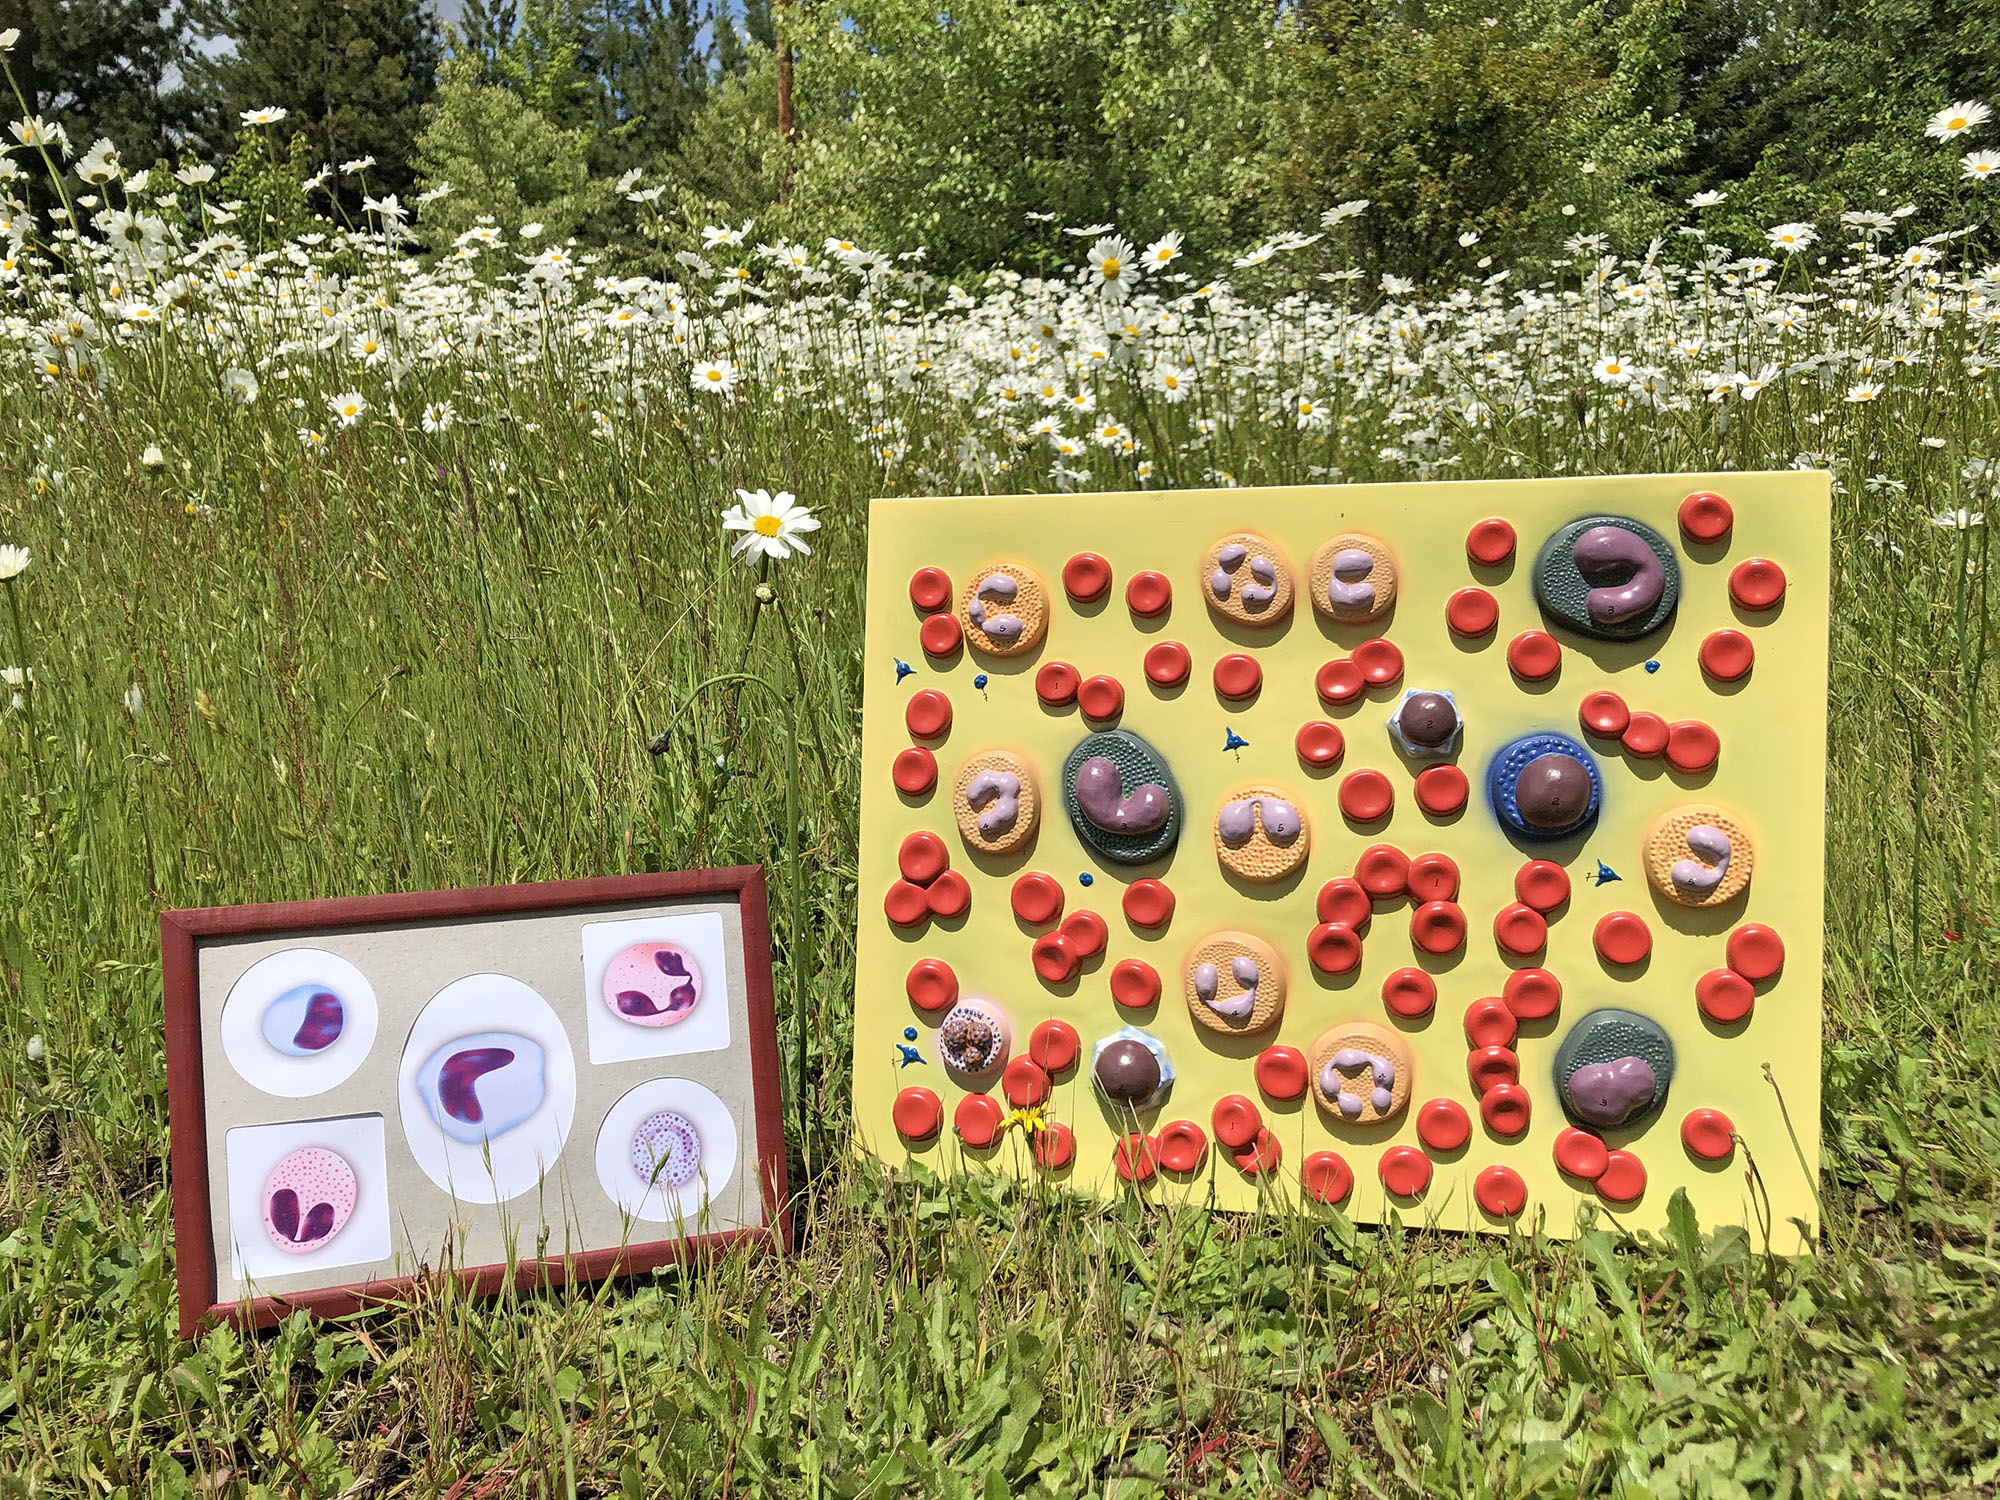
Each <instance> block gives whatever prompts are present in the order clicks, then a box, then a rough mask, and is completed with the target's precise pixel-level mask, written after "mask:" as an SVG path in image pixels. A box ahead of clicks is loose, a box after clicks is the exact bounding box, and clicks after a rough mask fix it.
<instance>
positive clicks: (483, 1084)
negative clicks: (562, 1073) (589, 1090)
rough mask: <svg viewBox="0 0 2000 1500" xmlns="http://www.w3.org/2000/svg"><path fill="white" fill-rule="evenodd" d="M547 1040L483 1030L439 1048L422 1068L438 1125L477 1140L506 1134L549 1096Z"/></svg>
mask: <svg viewBox="0 0 2000 1500" xmlns="http://www.w3.org/2000/svg"><path fill="white" fill-rule="evenodd" d="M543 1062H544V1058H543V1053H542V1048H541V1045H540V1044H539V1043H537V1042H534V1041H531V1040H530V1039H529V1038H527V1037H524V1036H518V1035H516V1034H514V1033H512V1032H498V1031H490V1032H482V1033H480V1034H478V1035H476V1036H465V1037H460V1038H459V1039H458V1040H457V1041H455V1042H447V1043H446V1044H445V1045H444V1046H442V1047H440V1048H438V1049H437V1050H436V1051H435V1052H433V1053H432V1054H431V1055H430V1056H429V1057H428V1058H426V1059H425V1060H424V1064H423V1066H422V1067H421V1068H419V1069H418V1070H417V1078H416V1087H417V1093H418V1096H419V1097H421V1098H422V1099H423V1101H424V1107H425V1108H426V1109H427V1110H429V1112H430V1116H431V1118H432V1120H434V1121H436V1122H437V1127H438V1129H440V1130H442V1131H443V1132H444V1133H445V1134H446V1135H448V1136H450V1137H451V1138H452V1139H453V1140H455V1141H463V1142H464V1143H466V1144H467V1145H473V1146H476V1145H478V1144H480V1143H481V1142H483V1141H488V1140H491V1139H493V1138H495V1137H496V1136H501V1135H504V1134H506V1133H507V1132H508V1131H510V1130H512V1129H513V1128H514V1127H515V1126H517V1125H520V1124H522V1123H523V1122H524V1121H526V1120H527V1119H528V1118H529V1117H530V1116H531V1115H533V1114H534V1113H535V1112H536V1111H537V1110H539V1109H540V1108H541V1107H542V1103H543V1101H544V1100H545V1099H546V1098H547V1097H548V1086H547V1083H546V1081H545V1079H544V1077H543Z"/></svg>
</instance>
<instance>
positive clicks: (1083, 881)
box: [1076, 870, 1097, 885]
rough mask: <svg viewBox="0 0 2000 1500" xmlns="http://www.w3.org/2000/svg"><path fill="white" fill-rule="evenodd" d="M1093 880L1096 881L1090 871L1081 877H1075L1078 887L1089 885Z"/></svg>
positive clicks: (1086, 871)
mask: <svg viewBox="0 0 2000 1500" xmlns="http://www.w3.org/2000/svg"><path fill="white" fill-rule="evenodd" d="M1095 879H1097V877H1096V876H1095V875H1093V874H1091V873H1090V871H1088V870H1085V871H1084V872H1083V873H1082V874H1081V875H1079V876H1077V877H1076V883H1077V884H1078V885H1089V884H1090V883H1091V882H1092V881H1093V880H1095Z"/></svg>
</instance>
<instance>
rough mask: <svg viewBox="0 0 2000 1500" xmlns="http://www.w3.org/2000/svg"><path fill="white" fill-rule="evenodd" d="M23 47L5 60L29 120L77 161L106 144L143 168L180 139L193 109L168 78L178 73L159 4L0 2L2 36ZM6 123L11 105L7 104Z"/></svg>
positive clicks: (124, 0)
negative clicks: (14, 34)
mask: <svg viewBox="0 0 2000 1500" xmlns="http://www.w3.org/2000/svg"><path fill="white" fill-rule="evenodd" d="M10 27H12V28H18V29H19V31H20V33H21V39H20V40H19V41H18V42H16V43H15V44H14V50H13V51H12V52H11V53H9V54H8V56H7V66H8V68H9V69H11V70H12V72H13V75H14V81H15V82H16V83H17V84H19V85H20V88H21V94H22V97H23V98H24V99H26V101H27V104H28V108H29V110H30V111H31V112H32V113H34V114H37V115H40V116H41V117H42V118H44V119H46V120H51V121H53V122H55V123H57V124H59V125H61V126H62V127H63V129H64V130H66V131H67V132H68V133H69V137H70V140H71V141H72V143H73V144H74V145H75V147H76V149H77V151H78V152H82V151H84V150H86V149H88V148H89V146H90V143H91V142H92V141H93V140H95V139H96V138H97V137H98V136H108V137H110V139H111V143H112V144H113V145H114V146H116V147H117V148H118V154H119V156H120V157H121V158H122V159H123V160H124V161H126V162H127V163H129V164H131V165H132V166H135V167H143V166H146V165H148V164H150V163H151V162H153V161H155V160H157V159H158V158H159V157H162V156H165V155H167V154H169V152H170V151H171V150H172V148H173V147H174V146H175V145H176V144H177V143H178V142H179V141H180V140H181V139H182V138H183V137H184V136H185V135H186V132H187V128H188V126H189V124H190V122H191V120H192V117H193V110H194V100H193V99H192V97H191V96H190V94H189V92H188V91H187V90H186V89H185V88H183V87H180V86H174V87H171V88H169V87H168V86H167V84H166V79H167V75H168V74H169V73H170V72H171V71H172V70H173V69H174V68H176V67H184V66H185V58H186V54H187V46H186V43H185V41H184V39H183V37H182V35H181V28H180V23H179V20H178V18H177V17H176V16H175V14H174V13H173V11H172V9H171V7H167V6H162V5H161V4H160V3H159V0H0V30H6V29H8V28H10ZM7 105H8V113H9V114H10V115H11V114H12V113H13V111H14V109H15V108H16V107H17V106H16V101H14V100H12V99H9V100H8V101H7Z"/></svg>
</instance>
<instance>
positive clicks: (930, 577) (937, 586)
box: [910, 568, 951, 615]
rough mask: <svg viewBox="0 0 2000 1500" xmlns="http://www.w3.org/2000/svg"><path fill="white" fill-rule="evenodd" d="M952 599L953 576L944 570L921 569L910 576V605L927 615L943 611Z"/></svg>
mask: <svg viewBox="0 0 2000 1500" xmlns="http://www.w3.org/2000/svg"><path fill="white" fill-rule="evenodd" d="M949 598H951V575H950V574H948V573H947V572H945V570H944V569H943V568H919V569H917V571H916V572H914V573H912V574H911V575H910V603H912V604H914V605H916V607H917V608H918V609H920V610H922V611H923V612H924V613H925V614H927V615H928V614H932V613H934V612H935V611H937V610H940V609H943V608H944V606H945V601H946V600H948V599H949Z"/></svg>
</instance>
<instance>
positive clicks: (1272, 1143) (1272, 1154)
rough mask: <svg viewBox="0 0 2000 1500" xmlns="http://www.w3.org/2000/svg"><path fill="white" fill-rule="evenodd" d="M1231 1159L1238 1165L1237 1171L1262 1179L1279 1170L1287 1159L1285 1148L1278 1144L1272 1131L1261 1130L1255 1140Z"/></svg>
mask: <svg viewBox="0 0 2000 1500" xmlns="http://www.w3.org/2000/svg"><path fill="white" fill-rule="evenodd" d="M1229 1159H1230V1160H1231V1161H1233V1162H1235V1163H1236V1170H1237V1171H1239V1172H1248V1173H1249V1174H1250V1175H1251V1176H1252V1177H1261V1176H1263V1175H1264V1173H1266V1172H1275V1171H1276V1170H1277V1169H1278V1164H1279V1163H1280V1162H1282V1161H1283V1160H1284V1159H1285V1148H1284V1147H1283V1146H1281V1145H1279V1144H1278V1138H1277V1137H1276V1136H1275V1135H1272V1134H1271V1132H1270V1131H1268V1130H1260V1131H1258V1132H1257V1138H1256V1139H1255V1140H1253V1141H1252V1142H1251V1143H1250V1144H1249V1145H1247V1146H1245V1147H1244V1148H1243V1149H1242V1150H1241V1151H1238V1152H1235V1153H1234V1154H1233V1155H1231V1157H1230V1158H1229Z"/></svg>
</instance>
